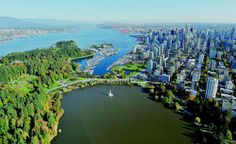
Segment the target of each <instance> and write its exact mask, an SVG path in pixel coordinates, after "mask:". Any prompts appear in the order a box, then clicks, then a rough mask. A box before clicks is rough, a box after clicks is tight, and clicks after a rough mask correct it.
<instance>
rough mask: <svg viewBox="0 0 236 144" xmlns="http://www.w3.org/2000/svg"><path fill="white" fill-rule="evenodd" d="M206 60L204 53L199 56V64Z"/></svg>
mask: <svg viewBox="0 0 236 144" xmlns="http://www.w3.org/2000/svg"><path fill="white" fill-rule="evenodd" d="M203 61H204V54H200V55H199V58H198V64H202V63H203Z"/></svg>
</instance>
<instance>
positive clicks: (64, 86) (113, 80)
mask: <svg viewBox="0 0 236 144" xmlns="http://www.w3.org/2000/svg"><path fill="white" fill-rule="evenodd" d="M93 81H98V82H107V81H109V82H111V83H113V82H114V83H115V82H129V81H130V82H131V83H138V84H140V85H141V86H145V85H146V84H147V83H150V82H149V81H140V80H137V79H134V78H130V79H128V78H127V79H101V78H87V79H85V80H76V81H73V82H70V83H66V84H65V83H60V86H57V87H54V88H52V89H50V90H48V91H47V92H51V91H54V90H57V89H61V88H66V87H68V86H70V85H74V84H77V83H88V82H93Z"/></svg>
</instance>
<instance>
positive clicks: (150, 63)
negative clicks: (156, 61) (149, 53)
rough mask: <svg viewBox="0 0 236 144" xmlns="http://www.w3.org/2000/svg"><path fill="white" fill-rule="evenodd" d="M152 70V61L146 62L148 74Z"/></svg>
mask: <svg viewBox="0 0 236 144" xmlns="http://www.w3.org/2000/svg"><path fill="white" fill-rule="evenodd" d="M152 70H153V60H149V61H148V72H149V73H151V72H152Z"/></svg>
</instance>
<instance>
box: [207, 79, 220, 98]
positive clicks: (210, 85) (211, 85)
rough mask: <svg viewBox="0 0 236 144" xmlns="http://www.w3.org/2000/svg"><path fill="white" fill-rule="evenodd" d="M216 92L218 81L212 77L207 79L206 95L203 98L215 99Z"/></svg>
mask: <svg viewBox="0 0 236 144" xmlns="http://www.w3.org/2000/svg"><path fill="white" fill-rule="evenodd" d="M217 90H218V79H216V78H214V77H208V79H207V85H206V95H205V98H206V99H209V98H215V97H216V93H217Z"/></svg>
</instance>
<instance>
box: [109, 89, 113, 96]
mask: <svg viewBox="0 0 236 144" xmlns="http://www.w3.org/2000/svg"><path fill="white" fill-rule="evenodd" d="M108 96H109V97H113V96H114V95H113V94H112V93H111V89H110V92H109V94H108Z"/></svg>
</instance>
